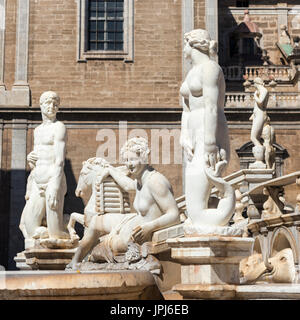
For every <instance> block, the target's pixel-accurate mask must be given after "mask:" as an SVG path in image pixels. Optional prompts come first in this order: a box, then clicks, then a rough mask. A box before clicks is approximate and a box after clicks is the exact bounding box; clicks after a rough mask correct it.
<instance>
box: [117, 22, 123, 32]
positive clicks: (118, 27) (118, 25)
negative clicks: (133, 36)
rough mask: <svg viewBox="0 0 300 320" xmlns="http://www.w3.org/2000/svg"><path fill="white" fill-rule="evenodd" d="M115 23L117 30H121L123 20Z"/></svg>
mask: <svg viewBox="0 0 300 320" xmlns="http://www.w3.org/2000/svg"><path fill="white" fill-rule="evenodd" d="M116 25H117V26H116V30H117V31H123V21H117V23H116Z"/></svg>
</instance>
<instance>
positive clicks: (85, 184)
mask: <svg viewBox="0 0 300 320" xmlns="http://www.w3.org/2000/svg"><path fill="white" fill-rule="evenodd" d="M106 165H108V162H107V161H106V160H104V159H102V158H90V159H88V160H87V161H83V162H82V169H81V171H80V175H79V179H78V183H77V188H76V190H75V194H76V197H83V196H85V195H86V194H90V193H91V191H92V185H93V182H94V181H95V179H96V177H97V175H98V174H99V173H100V171H101V170H103V169H104V167H105V166H106Z"/></svg>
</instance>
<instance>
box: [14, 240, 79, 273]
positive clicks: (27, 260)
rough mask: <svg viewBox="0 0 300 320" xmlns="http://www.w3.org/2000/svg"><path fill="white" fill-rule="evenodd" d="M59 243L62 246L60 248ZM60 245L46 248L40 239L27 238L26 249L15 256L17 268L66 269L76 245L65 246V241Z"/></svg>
mask: <svg viewBox="0 0 300 320" xmlns="http://www.w3.org/2000/svg"><path fill="white" fill-rule="evenodd" d="M60 241H64V240H60ZM66 241H68V240H66ZM67 244H68V243H67ZM59 245H61V246H62V248H59ZM59 245H58V246H57V247H55V246H54V247H53V248H45V247H43V245H42V244H41V241H40V240H35V239H26V240H25V250H24V251H22V252H19V253H18V254H17V256H16V257H15V258H14V260H15V262H16V266H17V268H18V269H20V270H64V269H65V267H66V265H67V264H68V263H70V262H71V260H72V258H73V255H74V253H75V251H76V247H75V248H68V247H66V248H63V245H64V243H59Z"/></svg>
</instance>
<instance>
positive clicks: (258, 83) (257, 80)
mask: <svg viewBox="0 0 300 320" xmlns="http://www.w3.org/2000/svg"><path fill="white" fill-rule="evenodd" d="M253 84H254V87H256V88H257V87H258V86H263V87H264V86H265V83H264V81H263V80H262V79H261V78H259V77H256V78H255V79H254V80H253Z"/></svg>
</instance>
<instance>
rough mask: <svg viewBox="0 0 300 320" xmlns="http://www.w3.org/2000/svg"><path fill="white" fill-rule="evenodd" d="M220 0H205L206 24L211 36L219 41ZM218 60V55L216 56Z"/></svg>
mask: <svg viewBox="0 0 300 320" xmlns="http://www.w3.org/2000/svg"><path fill="white" fill-rule="evenodd" d="M218 21H219V19H218V0H205V26H206V30H207V31H208V32H209V34H210V37H211V38H212V39H213V40H216V41H217V42H218V43H219V33H218ZM216 61H218V57H217V56H216Z"/></svg>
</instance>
